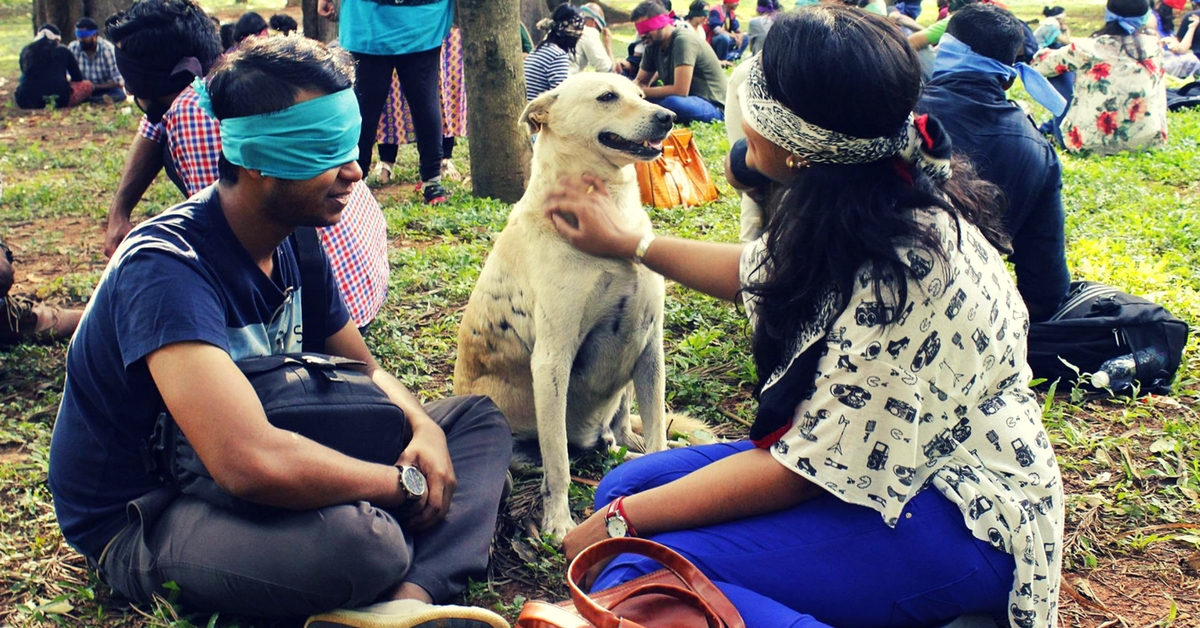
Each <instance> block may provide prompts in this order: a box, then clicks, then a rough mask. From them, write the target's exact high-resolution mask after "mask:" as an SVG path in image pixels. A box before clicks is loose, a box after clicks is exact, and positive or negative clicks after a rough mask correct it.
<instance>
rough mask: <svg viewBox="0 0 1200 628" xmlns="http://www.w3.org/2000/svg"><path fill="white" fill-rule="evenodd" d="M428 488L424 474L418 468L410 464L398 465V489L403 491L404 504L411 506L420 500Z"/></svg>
mask: <svg viewBox="0 0 1200 628" xmlns="http://www.w3.org/2000/svg"><path fill="white" fill-rule="evenodd" d="M428 488H429V485H428V483H426V482H425V474H424V473H421V470H420V469H418V468H416V467H414V466H411V465H406V466H403V467H400V490H402V491H404V504H403V505H404V506H411V505H413V504H415V503H417V502H419V501H421V498H422V497H424V496H425V491H426V490H427V489H428Z"/></svg>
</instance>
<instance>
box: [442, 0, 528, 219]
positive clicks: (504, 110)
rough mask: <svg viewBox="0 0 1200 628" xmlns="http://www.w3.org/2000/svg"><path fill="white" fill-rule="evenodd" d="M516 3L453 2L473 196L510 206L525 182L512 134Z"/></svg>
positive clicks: (517, 108)
mask: <svg viewBox="0 0 1200 628" xmlns="http://www.w3.org/2000/svg"><path fill="white" fill-rule="evenodd" d="M520 7H521V5H520V1H519V0H459V2H458V23H459V26H460V27H461V28H462V33H463V60H464V65H465V66H466V68H465V69H466V79H467V136H468V137H469V138H470V152H471V184H472V191H473V192H474V194H475V195H476V196H484V197H490V198H496V199H499V200H501V201H504V202H506V203H515V202H516V201H518V200H520V198H521V195H522V194H524V192H525V180H526V179H527V178H528V176H529V159H530V154H531V153H530V148H529V139H528V138H527V137H526V136H525V133H524V132H523V131H522V130H521V129H520V128H518V125H517V119H518V118H520V116H521V112H522V111H523V110H524V109H525V72H524V69H523V64H522V59H521V35H520V31H519V27H518V26H517V22H518V17H519V11H520Z"/></svg>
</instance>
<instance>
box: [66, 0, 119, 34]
mask: <svg viewBox="0 0 1200 628" xmlns="http://www.w3.org/2000/svg"><path fill="white" fill-rule="evenodd" d="M131 6H133V0H83V14H84V15H86V16H88V17H90V18H92V19H93V20H96V23H97V24H99V25H100V34H101V35H104V21H105V20H107V19H108V18H110V17H112V16H113V15H116V14H117V13H118V12H119V11H124V10H125V9H128V8H129V7H131ZM63 34H64V35H65V34H66V31H63ZM71 34H72V35H74V29H72V32H71Z"/></svg>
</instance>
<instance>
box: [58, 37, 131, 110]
mask: <svg viewBox="0 0 1200 628" xmlns="http://www.w3.org/2000/svg"><path fill="white" fill-rule="evenodd" d="M67 48H68V49H69V50H70V51H71V54H73V55H75V60H76V61H77V62H79V70H80V72H82V73H83V77H84V78H85V79H87V80H89V81H91V82H92V97H91V101H92V102H94V103H96V102H110V103H113V102H125V89H124V81H123V80H122V79H121V71H120V70H119V69H117V54H116V50H114V49H113V45H112V43H111V42H109V41H108V40H107V39H105V38H103V37H101V36H100V26H99V25H97V24H96V22H95V20H93V19H92V18H90V17H81V18H79V21H78V22H75V41H73V42H71V43H69V44H67Z"/></svg>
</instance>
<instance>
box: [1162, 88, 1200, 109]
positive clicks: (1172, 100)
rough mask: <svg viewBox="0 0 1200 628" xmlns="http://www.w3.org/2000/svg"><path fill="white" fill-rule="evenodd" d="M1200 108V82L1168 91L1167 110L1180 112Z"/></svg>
mask: <svg viewBox="0 0 1200 628" xmlns="http://www.w3.org/2000/svg"><path fill="white" fill-rule="evenodd" d="M1192 107H1200V81H1192V82H1191V83H1188V84H1187V85H1184V86H1183V87H1180V88H1179V89H1168V90H1167V109H1169V110H1171V111H1179V110H1180V109H1190V108H1192Z"/></svg>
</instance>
